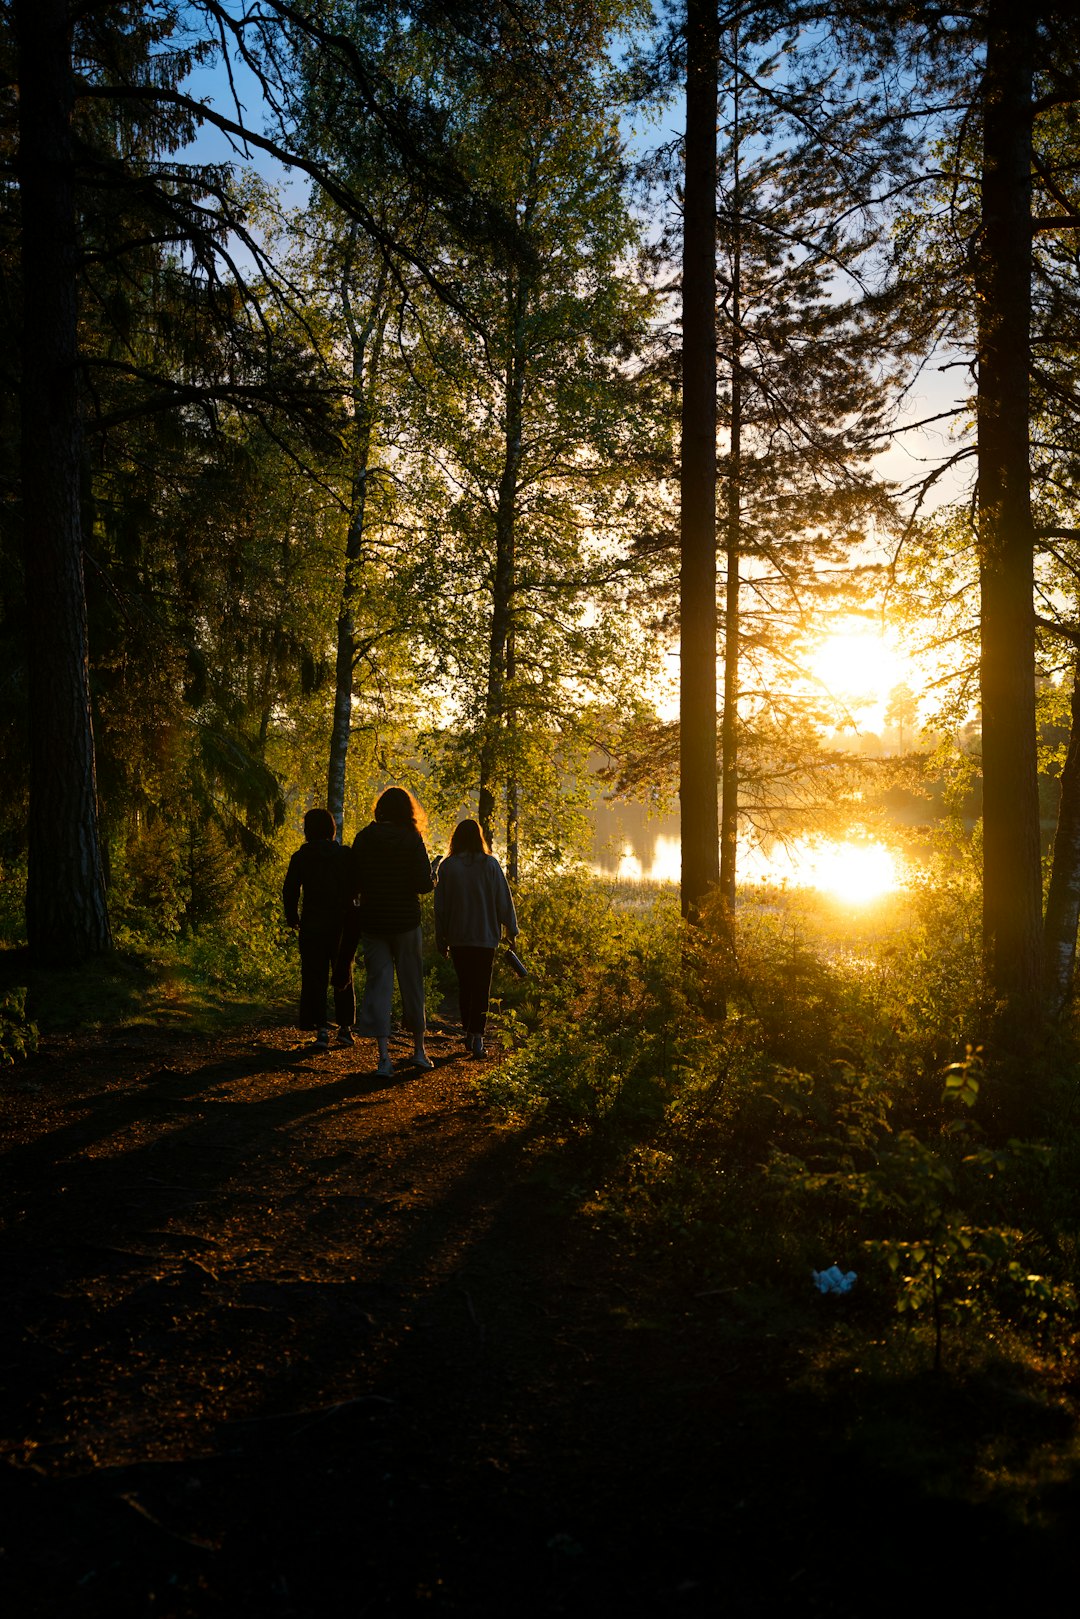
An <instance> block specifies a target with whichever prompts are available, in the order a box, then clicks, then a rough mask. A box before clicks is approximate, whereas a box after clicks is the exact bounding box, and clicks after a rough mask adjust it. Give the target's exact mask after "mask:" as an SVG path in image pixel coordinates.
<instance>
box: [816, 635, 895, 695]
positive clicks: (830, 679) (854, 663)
mask: <svg viewBox="0 0 1080 1619" xmlns="http://www.w3.org/2000/svg"><path fill="white" fill-rule="evenodd" d="M809 673H810V677H811V679H812V680H813V682H814V684H815V685H816V686H817V687H818V688H819V690H823V691H824V692H826V693H827V694H828V696H829V697H831V698H832V699H833V700H834V702H837V703H840V704H843V706H844V707H845V708H848V709H851V710H866V709H872V710H874V711H875V712H876V711H879V710H880V711H881V712H884V709H885V706H886V704H887V703H888V701H889V694H890V693H891V692H892V691H893V690H895V688H896V687H897V686H898V685H900V684H901V682H902V681H904V680H905V679H907V678H908V677H909V676H910V674H911V667H910V663H909V661H908V659H907V658H906V657H905V656H904V654H903V653H902V652H901V651H900V650H899V648H898V647H897V646H896V644H895V642H894V641H893V639H892V637H891V636H890V635H889V634H888V633H887V632H886V633H885V634H876V633H875V632H874V631H872V630H868V629H866V628H865V627H863V626H860V625H856V626H854V627H851V628H846V627H845V628H843V629H838V630H834V631H833V633H832V634H831V635H828V636H826V638H825V639H824V640H823V641H822V642H820V644H819V645H818V647H817V649H816V650H815V651H814V653H813V654H812V656H811V659H810V669H809Z"/></svg>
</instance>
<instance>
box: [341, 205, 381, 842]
mask: <svg viewBox="0 0 1080 1619" xmlns="http://www.w3.org/2000/svg"><path fill="white" fill-rule="evenodd" d="M357 237H358V227H357V226H356V225H354V226H353V227H352V231H351V243H350V251H349V253H348V255H347V257H346V262H345V269H344V273H343V275H342V282H341V302H342V310H343V312H344V315H345V326H346V329H347V331H348V333H349V344H350V347H351V349H352V389H351V392H352V407H353V420H354V423H355V433H356V439H355V448H354V457H355V458H354V461H353V472H352V489H351V499H350V513H349V528H348V533H347V534H346V537H345V571H344V576H343V578H342V584H341V601H340V604H339V608H338V621H337V651H336V656H335V664H334V718H333V724H332V726H331V730H330V757H329V763H328V766H327V776H326V807H327V809H328V810H329V811H330V813H331V815H332V816H333V817H334V821H335V824H336V826H337V834H338V840H339V842H340V841H341V839H342V821H343V818H344V814H345V776H346V771H347V768H348V762H349V739H350V736H351V734H352V703H353V678H354V675H355V671H356V662H357V658H358V656H359V655H360V648H359V647H358V644H357V636H356V605H357V599H358V596H359V591H360V579H361V573H362V570H363V566H364V539H365V535H366V529H365V523H366V518H367V494H368V483H369V479H370V473H371V428H372V421H373V417H374V411H375V389H376V384H377V380H378V370H379V361H380V358H381V352H382V342H383V333H384V331H385V327H386V318H387V316H386V309H385V276H383V277H380V280H379V284H378V286H377V288H376V291H375V295H374V297H373V299H372V303H371V309H370V313H369V316H368V318H367V320H366V321H364V322H363V323H361V322H358V321H357V319H356V315H355V312H354V309H353V303H352V296H351V292H350V279H351V275H352V267H353V263H354V260H355V253H356V243H357Z"/></svg>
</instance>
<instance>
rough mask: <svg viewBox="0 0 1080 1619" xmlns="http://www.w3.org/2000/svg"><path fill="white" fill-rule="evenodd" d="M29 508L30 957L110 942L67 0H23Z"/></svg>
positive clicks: (62, 960)
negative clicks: (83, 487)
mask: <svg viewBox="0 0 1080 1619" xmlns="http://www.w3.org/2000/svg"><path fill="white" fill-rule="evenodd" d="M15 18H16V29H17V36H18V71H19V192H20V200H21V207H22V276H23V331H24V352H23V389H22V506H23V527H24V544H25V557H26V602H27V608H26V617H27V666H28V689H29V719H30V826H29V837H28V842H29V864H28V876H27V887H26V926H27V936H28V939H29V943H30V949H31V952H32V954H33V956H34V958H35V959H36V960H38V961H40V962H41V963H43V964H45V965H60V964H66V963H67V962H70V961H72V960H80V959H82V958H84V957H87V956H92V955H100V954H103V953H105V952H106V951H108V950H109V949H111V947H112V936H111V933H110V928H109V915H108V908H107V905H106V898H105V878H104V871H103V866H102V859H101V845H100V838H99V832H98V811H97V783H96V777H95V768H94V733H93V724H92V718H91V708H90V678H89V662H88V651H87V624H86V592H85V584H84V578H83V551H82V524H81V515H80V482H81V443H82V440H81V426H80V401H79V374H78V327H77V300H76V271H77V262H78V246H77V240H76V216H75V193H74V162H73V143H72V129H71V114H72V102H73V75H72V61H71V32H70V22H69V17H68V6H67V4H66V0H19V3H18V5H17V6H16V11H15Z"/></svg>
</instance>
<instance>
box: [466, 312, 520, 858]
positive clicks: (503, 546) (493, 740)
mask: <svg viewBox="0 0 1080 1619" xmlns="http://www.w3.org/2000/svg"><path fill="white" fill-rule="evenodd" d="M508 304H509V316H510V331H511V334H512V340H511V355H510V361H509V364H508V366H507V373H506V403H505V410H506V416H505V422H504V427H503V469H502V474H501V476H500V479H499V499H498V505H497V507H496V511H495V569H494V574H493V578H492V590H491V629H490V633H489V637H488V674H487V691H486V693H485V698H484V735H483V740H482V742H481V745H480V792H479V803H478V812H477V819H478V820H479V822H480V825H481V826H482V827H483V829H484V836H485V837H486V838H487V841H488V843H489V844H491V843H492V842H493V838H492V831H493V827H494V822H495V806H496V800H495V782H496V777H497V775H498V771H499V758H500V753H501V748H500V740H501V733H502V729H503V725H504V721H505V713H504V709H505V698H506V653H507V646H508V644H509V641H510V637H511V634H512V628H513V615H514V588H515V585H516V582H517V578H516V575H517V564H516V554H515V538H516V534H515V525H516V522H517V499H518V474H519V472H520V469H521V448H522V444H521V440H522V431H523V428H522V418H523V406H524V398H525V366H524V361H523V358H522V348H523V321H524V304H525V293H524V290H523V289H522V288H520V287H519V286H516V285H513V286H511V288H510V296H509V300H508Z"/></svg>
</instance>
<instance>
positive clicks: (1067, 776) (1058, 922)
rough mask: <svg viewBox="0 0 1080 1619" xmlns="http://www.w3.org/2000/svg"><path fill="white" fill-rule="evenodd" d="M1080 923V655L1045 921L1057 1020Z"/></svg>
mask: <svg viewBox="0 0 1080 1619" xmlns="http://www.w3.org/2000/svg"><path fill="white" fill-rule="evenodd" d="M1078 924H1080V658H1078V659H1077V665H1076V668H1075V670H1074V673H1073V692H1072V721H1071V724H1070V726H1069V747H1068V751H1067V753H1066V755H1065V764H1064V766H1063V768H1062V771H1061V800H1060V803H1059V805H1058V819H1057V831H1056V833H1055V834H1054V858H1053V863H1052V865H1051V868H1050V886H1049V888H1048V890H1047V894H1046V919H1045V922H1044V925H1043V996H1044V1002H1045V1006H1046V1013H1047V1016H1048V1017H1050V1018H1052V1019H1054V1020H1057V1019H1058V1018H1060V1016H1061V1014H1062V1012H1064V1010H1065V1007H1066V1005H1067V1004H1068V1001H1069V997H1070V994H1071V991H1072V981H1073V971H1074V969H1075V966H1076V933H1077V925H1078Z"/></svg>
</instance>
